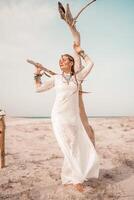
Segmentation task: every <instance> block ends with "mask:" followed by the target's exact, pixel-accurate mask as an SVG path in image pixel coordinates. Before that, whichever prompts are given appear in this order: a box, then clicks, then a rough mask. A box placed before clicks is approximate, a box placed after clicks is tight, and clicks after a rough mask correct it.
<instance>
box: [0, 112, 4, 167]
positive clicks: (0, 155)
mask: <svg viewBox="0 0 134 200" xmlns="http://www.w3.org/2000/svg"><path fill="white" fill-rule="evenodd" d="M0 161H1V165H0V166H1V168H3V167H5V119H4V115H2V116H0Z"/></svg>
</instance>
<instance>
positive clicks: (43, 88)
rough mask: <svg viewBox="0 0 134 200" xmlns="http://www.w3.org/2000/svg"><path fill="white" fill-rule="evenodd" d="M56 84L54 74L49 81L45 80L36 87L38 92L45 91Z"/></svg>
mask: <svg viewBox="0 0 134 200" xmlns="http://www.w3.org/2000/svg"><path fill="white" fill-rule="evenodd" d="M54 86H55V79H54V75H52V77H51V78H49V79H48V80H47V81H45V83H43V84H42V85H41V86H40V87H37V88H36V92H44V91H47V90H49V89H51V88H52V87H54Z"/></svg>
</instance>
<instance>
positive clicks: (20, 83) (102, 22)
mask: <svg viewBox="0 0 134 200" xmlns="http://www.w3.org/2000/svg"><path fill="white" fill-rule="evenodd" d="M61 2H62V3H63V5H66V3H69V5H70V8H71V11H72V13H73V15H74V16H75V15H76V14H77V12H78V11H79V10H80V9H81V8H82V7H83V6H84V5H86V4H87V3H88V2H89V1H88V0H74V1H71V0H62V1H61ZM57 3H58V1H56V0H38V1H37V0H28V1H26V0H6V1H4V0H0V25H1V26H0V109H3V110H5V112H6V115H8V116H25V117H26V116H27V117H50V113H51V110H52V106H53V103H54V100H55V90H54V88H52V89H51V90H48V91H45V92H42V93H36V92H35V85H34V79H33V74H34V66H33V65H30V64H28V63H27V62H26V59H32V60H34V61H36V62H40V63H42V64H43V65H44V66H46V67H48V68H50V69H51V70H53V71H55V72H57V73H60V67H59V64H58V62H59V58H60V55H61V54H63V53H69V54H71V55H73V48H72V44H73V39H72V35H71V33H70V31H69V29H68V27H67V25H66V24H65V22H64V21H63V20H62V19H61V18H60V16H59V13H58V7H57ZM133 11H134V1H133V0H127V1H126V0H113V1H112V0H111V1H110V0H97V1H96V2H94V3H93V4H92V5H91V6H90V7H88V8H86V10H85V11H84V12H83V13H82V14H81V15H80V16H79V18H78V21H77V23H76V27H77V29H78V30H79V32H80V34H81V47H82V48H83V49H84V50H85V52H86V53H87V54H88V55H89V56H90V57H91V59H92V60H93V62H94V67H93V69H92V70H91V72H90V74H89V75H88V77H87V78H86V80H85V81H84V83H83V90H85V91H90V92H91V93H89V94H84V95H83V100H84V103H85V109H86V113H87V115H88V116H133V115H134V59H133V55H134V42H133V38H134V23H133V22H134V14H133ZM83 64H84V63H83ZM45 80H47V78H45V77H44V79H43V81H44V82H45Z"/></svg>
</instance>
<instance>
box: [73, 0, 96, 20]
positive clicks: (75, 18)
mask: <svg viewBox="0 0 134 200" xmlns="http://www.w3.org/2000/svg"><path fill="white" fill-rule="evenodd" d="M95 1H96V0H93V1H91V2H89V3H88V4H87V5H85V6H84V7H83V8H82V9H81V10H80V11H79V12H78V14H77V15H76V16H75V17H74V20H75V21H76V20H77V18H78V17H79V15H80V14H81V13H82V12H83V10H85V8H87V7H88V6H89V5H90V4H92V3H93V2H95Z"/></svg>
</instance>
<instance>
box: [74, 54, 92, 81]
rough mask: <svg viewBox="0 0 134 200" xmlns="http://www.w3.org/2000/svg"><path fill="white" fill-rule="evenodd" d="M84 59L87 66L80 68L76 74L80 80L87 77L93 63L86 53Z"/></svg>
mask: <svg viewBox="0 0 134 200" xmlns="http://www.w3.org/2000/svg"><path fill="white" fill-rule="evenodd" d="M84 60H85V62H86V65H87V66H86V67H84V68H82V70H80V71H79V72H78V73H77V75H76V76H77V78H78V80H81V81H82V80H84V79H85V78H86V77H87V75H88V74H89V72H90V71H91V69H92V67H93V66H94V63H93V62H92V61H91V59H90V58H89V56H88V55H86V57H85V58H84Z"/></svg>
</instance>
